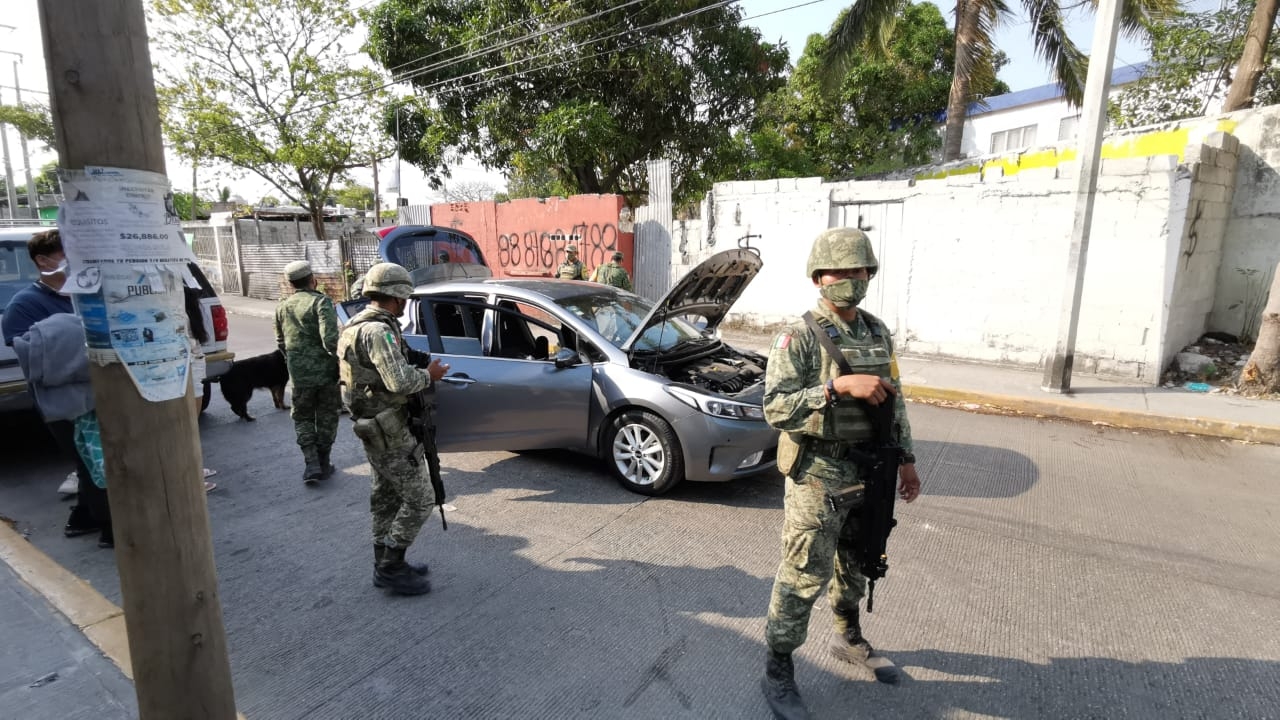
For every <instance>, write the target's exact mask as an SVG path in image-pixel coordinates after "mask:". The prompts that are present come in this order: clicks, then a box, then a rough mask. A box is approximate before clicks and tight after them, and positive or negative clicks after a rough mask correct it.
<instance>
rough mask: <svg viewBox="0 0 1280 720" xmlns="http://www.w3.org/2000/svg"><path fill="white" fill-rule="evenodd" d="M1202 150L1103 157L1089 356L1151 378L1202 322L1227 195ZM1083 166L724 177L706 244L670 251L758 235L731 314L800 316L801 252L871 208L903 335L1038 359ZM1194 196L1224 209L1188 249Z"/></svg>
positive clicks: (877, 291) (1081, 364) (945, 346)
mask: <svg viewBox="0 0 1280 720" xmlns="http://www.w3.org/2000/svg"><path fill="white" fill-rule="evenodd" d="M1233 149H1234V148H1233ZM1214 152H1216V151H1214ZM1193 155H1194V157H1195V158H1196V160H1197V164H1193V165H1191V166H1187V165H1182V164H1179V162H1178V158H1177V157H1174V156H1158V157H1153V158H1133V159H1119V160H1106V161H1104V162H1103V165H1102V175H1101V177H1100V178H1099V184H1098V196H1097V201H1096V204H1095V210H1094V212H1095V224H1094V228H1093V234H1092V242H1091V245H1090V249H1089V260H1088V265H1087V267H1086V272H1085V288H1084V300H1083V304H1082V307H1081V317H1080V326H1079V331H1078V336H1077V347H1076V369H1077V371H1079V372H1084V373H1096V374H1104V375H1113V376H1122V377H1128V378H1133V379H1138V380H1141V381H1142V382H1146V383H1150V384H1155V383H1157V382H1159V376H1160V373H1161V370H1162V369H1163V367H1164V365H1165V362H1166V360H1167V359H1168V358H1169V357H1171V356H1172V354H1173V353H1174V352H1176V351H1177V350H1180V349H1181V347H1182V345H1183V344H1184V343H1185V342H1188V341H1190V340H1193V339H1194V338H1195V337H1196V336H1198V333H1200V332H1202V331H1203V329H1204V322H1205V318H1206V316H1207V314H1208V312H1209V310H1210V308H1211V307H1212V297H1213V294H1214V283H1215V278H1214V277H1213V274H1214V270H1215V269H1216V267H1217V265H1216V262H1217V257H1218V252H1219V250H1218V249H1219V248H1220V247H1221V245H1222V238H1223V236H1224V234H1225V232H1224V231H1225V222H1224V220H1225V214H1226V210H1225V209H1226V199H1227V196H1226V194H1225V192H1226V188H1225V186H1222V185H1220V184H1219V185H1214V186H1212V187H1210V186H1205V187H1195V186H1193V178H1192V175H1193V173H1198V172H1200V167H1201V166H1200V165H1199V164H1198V162H1199V159H1200V157H1201V156H1200V150H1199V145H1197V146H1196V149H1195V151H1194V153H1193ZM1208 157H1209V160H1210V164H1209V165H1208V166H1207V167H1208V168H1209V169H1208V170H1206V171H1205V176H1206V178H1209V177H1210V176H1213V178H1215V179H1217V180H1221V179H1222V176H1221V173H1219V172H1218V171H1217V170H1216V169H1214V168H1216V166H1215V165H1213V164H1212V161H1213V158H1214V157H1216V155H1215V154H1214V153H1209V155H1208ZM1071 174H1072V167H1071V166H1062V167H1058V168H1054V167H1048V168H1041V169H1032V170H1023V171H1022V172H1020V173H1018V174H1016V175H1012V176H1010V177H1004V176H1003V174H1002V172H1001V171H999V170H995V171H993V172H988V173H987V174H986V176H985V177H983V176H982V175H979V174H969V175H957V176H951V177H949V178H946V179H941V180H923V181H915V182H912V181H897V182H845V183H833V184H824V183H821V182H819V181H818V179H816V178H810V179H804V180H783V181H769V182H742V183H722V184H718V185H716V186H715V188H714V189H713V192H712V193H711V195H710V196H709V200H708V203H707V204H706V206H705V209H706V211H707V214H706V215H705V216H704V219H703V222H702V229H703V230H704V233H703V234H702V237H701V238H700V242H701V244H700V245H699V246H698V247H696V248H691V249H690V251H689V252H687V253H685V254H683V255H682V254H679V253H673V268H672V270H673V275H674V276H676V277H678V276H679V275H680V274H682V273H683V272H684V271H686V270H687V268H688V267H689V266H691V265H693V264H695V263H697V262H698V261H700V260H701V259H702V258H704V257H706V256H707V255H709V254H711V253H712V252H715V251H717V250H719V249H723V248H724V247H732V246H733V245H734V241H735V240H736V238H737V237H739V236H741V235H744V234H747V233H757V234H760V235H762V236H763V237H762V238H760V239H758V240H754V241H753V244H754V245H756V246H757V247H759V248H761V251H762V256H763V258H764V260H765V266H764V269H763V270H762V272H761V274H760V276H759V277H758V278H757V280H756V281H755V283H753V284H752V286H751V287H750V288H749V289H748V291H747V292H746V293H745V294H744V295H743V297H742V299H741V300H739V302H738V304H737V305H736V306H735V307H734V313H733V316H732V319H733V320H737V321H740V322H743V323H745V324H750V325H756V326H770V325H775V324H778V323H784V322H795V318H796V317H797V316H798V315H799V314H801V313H802V312H804V310H806V309H808V308H809V307H811V306H812V305H813V304H814V303H815V302H816V300H817V294H816V292H815V290H814V288H813V285H812V282H811V281H810V280H809V279H808V278H807V276H806V267H805V264H806V261H807V257H808V252H809V247H810V244H811V242H812V239H813V238H814V237H815V236H816V235H817V234H818V233H819V232H820V231H821V230H823V229H825V228H827V227H829V226H834V225H856V224H858V223H859V222H861V223H862V226H863V227H864V228H865V227H868V226H870V228H871V229H870V230H868V234H869V235H870V236H871V238H872V241H873V242H874V243H875V249H876V253H877V257H878V259H879V262H880V272H879V274H878V275H877V276H876V278H875V279H874V280H873V281H872V284H871V292H870V294H869V295H868V299H867V301H866V304H865V305H864V307H866V309H867V310H868V311H869V312H871V313H873V314H875V315H877V316H879V317H881V318H882V319H883V320H885V322H886V323H887V324H888V325H889V327H890V329H891V330H892V331H893V332H894V335H895V340H896V342H897V345H898V347H899V348H901V349H902V350H903V351H904V352H909V353H913V354H924V355H942V356H948V357H956V358H963V359H967V360H978V361H986V362H995V363H1009V364H1018V365H1029V366H1039V365H1041V364H1042V362H1043V358H1044V356H1045V355H1046V353H1047V351H1048V350H1049V349H1050V348H1052V346H1053V344H1054V341H1055V339H1056V337H1057V330H1058V329H1057V318H1058V314H1059V308H1060V307H1061V294H1062V292H1063V285H1064V277H1065V268H1066V264H1067V252H1068V241H1069V237H1070V231H1071V224H1072V218H1073V213H1074V209H1075V197H1074V191H1075V187H1076V183H1075V182H1074V180H1073V179H1072V178H1071V177H1070V176H1071ZM1215 188H1216V189H1215ZM1214 202H1216V203H1218V204H1217V205H1216V206H1215V205H1213V203H1214ZM1206 203H1208V204H1207V205H1206ZM1211 206H1212V207H1211ZM1197 207H1199V208H1200V209H1201V211H1202V215H1205V213H1204V212H1203V211H1205V210H1206V209H1208V210H1212V209H1213V208H1215V207H1216V208H1218V210H1214V211H1213V213H1210V214H1217V215H1218V217H1217V219H1216V220H1214V221H1212V222H1211V221H1210V220H1209V219H1207V215H1206V216H1205V217H1202V218H1201V220H1200V221H1199V224H1198V225H1196V226H1195V228H1194V229H1195V230H1196V232H1195V233H1194V235H1195V237H1196V240H1195V242H1196V243H1199V247H1198V249H1196V250H1195V251H1194V252H1193V253H1192V254H1191V256H1189V257H1184V256H1183V255H1182V251H1183V250H1184V241H1188V240H1189V238H1191V237H1192V233H1190V229H1189V227H1188V217H1189V215H1191V214H1193V213H1194V211H1195V208H1197ZM1215 228H1216V229H1215ZM681 259H684V260H685V262H684V263H681V262H680V260H681ZM1184 261H1185V262H1184ZM1180 262H1183V263H1184V264H1185V265H1186V266H1187V267H1181V266H1180V265H1179V263H1180Z"/></svg>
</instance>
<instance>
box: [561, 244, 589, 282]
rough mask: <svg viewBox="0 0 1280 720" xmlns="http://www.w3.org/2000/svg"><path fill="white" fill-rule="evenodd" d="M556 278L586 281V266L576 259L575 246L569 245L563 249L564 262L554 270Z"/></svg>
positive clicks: (576, 248) (576, 250) (576, 249)
mask: <svg viewBox="0 0 1280 720" xmlns="http://www.w3.org/2000/svg"><path fill="white" fill-rule="evenodd" d="M556 277H558V278H560V279H561V280H586V279H587V266H586V265H583V264H582V261H581V260H579V259H578V246H577V245H573V244H570V245H566V246H565V247H564V262H562V263H560V267H558V268H556Z"/></svg>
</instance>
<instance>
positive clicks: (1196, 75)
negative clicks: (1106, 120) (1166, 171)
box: [1110, 0, 1280, 127]
mask: <svg viewBox="0 0 1280 720" xmlns="http://www.w3.org/2000/svg"><path fill="white" fill-rule="evenodd" d="M1253 8H1254V3H1253V2H1252V0H1233V2H1231V4H1229V5H1226V6H1225V7H1223V8H1222V9H1220V10H1217V11H1214V12H1203V13H1185V12H1183V13H1178V14H1176V15H1174V16H1173V17H1171V18H1170V19H1169V21H1168V22H1167V23H1164V24H1162V25H1159V26H1157V27H1155V28H1152V34H1151V61H1150V63H1149V64H1148V65H1147V69H1146V71H1145V72H1144V73H1143V76H1142V77H1141V78H1139V79H1138V80H1137V81H1136V82H1134V83H1132V84H1130V85H1128V86H1126V87H1125V88H1124V90H1122V91H1121V92H1120V93H1119V95H1118V96H1117V97H1116V98H1115V100H1113V101H1112V103H1111V108H1110V115H1111V119H1112V120H1113V121H1115V123H1116V124H1117V125H1118V126H1120V127H1132V126H1136V125H1150V124H1152V123H1159V122H1166V121H1169V120H1178V119H1181V118H1188V117H1199V116H1201V115H1204V114H1205V113H1206V112H1208V111H1209V107H1210V104H1211V103H1212V102H1213V100H1214V99H1215V98H1220V97H1221V96H1222V93H1223V91H1224V90H1225V89H1226V88H1227V86H1228V85H1229V84H1230V83H1231V82H1232V77H1231V75H1232V66H1233V65H1234V64H1235V63H1236V61H1237V60H1238V59H1239V58H1240V54H1241V52H1243V50H1244V45H1245V41H1244V39H1245V28H1246V27H1247V26H1248V25H1249V22H1250V16H1251V15H1252V14H1253ZM1270 42H1271V46H1270V48H1269V50H1268V52H1269V53H1270V54H1271V56H1272V57H1276V55H1275V53H1276V52H1277V51H1280V38H1274V37H1273V38H1271V41H1270ZM1254 97H1255V99H1256V101H1257V102H1258V103H1259V104H1261V105H1271V104H1273V103H1277V102H1280V67H1271V68H1267V69H1266V70H1265V71H1264V72H1263V73H1262V74H1261V75H1260V77H1259V78H1258V82H1257V86H1256V89H1255V93H1254Z"/></svg>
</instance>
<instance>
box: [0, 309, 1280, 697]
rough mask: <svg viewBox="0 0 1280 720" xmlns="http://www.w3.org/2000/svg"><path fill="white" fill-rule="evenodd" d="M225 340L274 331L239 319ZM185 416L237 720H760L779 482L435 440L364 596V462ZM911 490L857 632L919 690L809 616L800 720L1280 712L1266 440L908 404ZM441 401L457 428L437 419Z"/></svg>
mask: <svg viewBox="0 0 1280 720" xmlns="http://www.w3.org/2000/svg"><path fill="white" fill-rule="evenodd" d="M231 321H232V348H233V349H234V350H236V352H237V353H239V354H241V355H246V354H253V353H256V352H264V351H267V350H270V349H271V346H272V340H271V330H270V321H268V320H261V319H254V318H249V317H245V316H235V315H233V316H232V318H231ZM250 410H251V412H252V413H253V414H254V415H255V416H256V417H257V418H258V420H257V422H255V423H247V422H244V421H241V420H238V419H236V418H235V417H234V416H233V415H232V414H231V413H230V410H229V409H228V407H227V405H226V403H225V401H223V400H222V399H221V397H218V396H216V395H215V399H214V401H213V403H212V405H211V406H210V408H209V412H208V413H206V415H205V416H204V417H203V418H202V420H201V440H202V443H203V449H204V460H205V462H204V464H205V465H206V466H207V467H210V468H214V469H217V470H218V476H217V477H216V478H215V480H217V481H218V482H219V483H220V487H219V489H218V490H217V491H216V492H215V493H213V494H212V495H210V496H209V497H208V506H209V512H210V515H211V517H212V526H213V532H214V548H215V553H216V556H217V557H216V559H217V567H218V574H219V585H220V592H221V600H222V607H223V613H224V617H225V622H226V630H227V634H228V640H229V647H230V651H231V664H232V671H233V673H234V680H235V689H236V700H237V704H238V706H239V708H240V709H241V710H242V711H243V712H244V713H245V715H246V716H247V717H248V718H249V719H250V720H254V719H255V718H273V719H274V718H280V719H285V718H357V717H359V718H404V717H434V718H672V717H681V718H766V717H768V716H769V714H768V710H767V709H766V707H765V705H764V702H763V700H762V699H761V697H760V691H759V677H760V675H761V673H762V670H763V661H764V652H765V650H764V645H763V642H762V632H763V626H764V612H765V608H766V605H767V603H768V599H769V590H770V587H771V584H772V577H773V573H774V570H775V569H776V563H777V559H778V554H779V542H778V536H779V532H780V530H781V526H782V510H781V506H782V501H781V498H782V478H781V477H780V476H778V475H777V474H776V473H769V474H766V475H762V476H760V477H757V478H755V479H751V480H747V481H741V482H737V483H733V484H721V485H699V484H691V483H686V484H683V485H681V486H678V487H677V488H676V489H675V490H674V491H672V492H671V493H669V494H668V495H666V496H663V497H659V498H644V497H641V496H638V495H634V494H631V493H629V492H627V491H625V490H623V489H622V488H621V487H619V486H618V485H617V483H615V482H614V481H613V480H612V479H611V478H610V477H609V476H608V475H607V473H606V472H605V470H604V469H603V468H602V467H601V466H599V465H598V464H597V463H596V462H595V461H594V460H592V459H590V458H584V457H579V456H575V455H572V454H569V453H562V452H539V453H525V454H513V453H466V454H451V455H445V456H444V457H443V465H444V470H445V476H444V479H445V482H446V484H447V486H448V488H449V493H450V496H451V497H450V502H451V503H452V504H453V505H455V506H456V507H457V510H456V511H454V512H451V513H450V514H449V530H448V531H447V532H442V531H441V528H440V522H439V518H438V517H436V516H433V517H432V518H431V519H430V520H429V521H428V523H427V525H426V527H425V528H424V530H423V534H422V536H421V538H420V540H419V543H418V544H417V545H415V546H414V548H413V549H412V550H411V552H410V556H411V558H412V559H415V560H418V561H427V562H429V563H430V564H431V568H432V570H431V575H430V577H431V580H432V583H433V586H434V589H433V592H432V593H431V594H429V595H427V596H424V597H418V598H401V597H393V596H388V595H385V594H384V593H383V592H382V591H379V590H377V589H375V588H373V587H372V585H371V583H370V575H371V572H372V551H371V549H370V547H369V537H368V535H369V520H368V513H367V505H368V477H369V469H368V465H367V464H366V463H365V462H364V458H363V457H362V455H361V452H360V448H359V446H358V444H357V442H356V440H355V438H354V436H353V435H352V434H351V432H350V429H349V428H350V423H349V421H348V420H347V419H346V418H345V417H344V419H343V421H342V425H341V428H340V430H339V444H338V445H337V446H336V447H335V449H334V461H335V463H336V464H337V465H338V467H339V473H338V474H337V475H335V476H334V477H333V478H331V479H330V480H328V481H326V483H324V484H323V485H322V486H320V487H317V488H310V487H306V486H304V485H303V484H302V483H301V481H300V479H299V474H300V471H301V458H300V456H299V455H298V453H297V450H296V445H295V444H294V441H293V437H292V426H291V423H290V420H289V417H288V414H287V412H284V411H278V410H275V409H273V408H272V407H271V402H270V397H269V395H268V393H266V392H265V391H259V392H258V393H257V394H255V396H254V398H253V400H252V402H251V403H250ZM910 413H911V417H912V421H913V426H914V432H915V437H916V442H917V452H916V454H917V456H918V458H919V468H920V471H921V475H922V477H923V479H924V495H923V496H922V497H921V498H920V500H919V501H917V502H916V503H914V504H912V505H908V506H899V511H898V518H899V526H898V528H897V530H895V532H894V534H893V536H892V538H891V541H890V558H889V561H890V571H889V575H888V577H887V578H886V579H885V580H883V581H882V582H881V583H880V584H879V585H878V587H877V590H876V610H875V612H874V614H872V615H871V616H870V617H869V618H868V619H867V620H866V621H865V623H864V625H865V627H866V629H867V634H868V637H869V638H870V639H871V641H872V642H873V643H874V644H876V645H877V647H879V648H880V649H881V650H882V651H883V652H885V653H886V654H888V655H889V656H890V657H892V658H893V659H894V660H895V661H896V662H897V663H898V664H899V665H900V666H903V667H904V669H905V670H906V672H907V674H908V675H909V678H910V679H909V680H908V681H906V682H905V683H904V684H902V685H899V686H897V687H890V686H883V685H878V684H877V683H875V682H874V680H873V679H872V678H871V674H870V672H869V671H866V670H864V669H861V668H854V667H851V666H847V665H843V664H841V663H839V662H837V661H835V660H834V659H832V658H830V657H829V656H828V655H827V654H826V652H825V645H826V644H827V642H828V641H829V640H830V638H831V635H832V633H831V628H830V621H831V614H830V610H829V608H828V607H827V605H826V603H825V601H820V602H819V605H818V607H817V608H816V609H815V613H814V618H813V622H812V624H811V629H810V638H809V642H808V644H806V645H805V646H804V647H803V648H802V649H801V651H800V652H799V653H798V655H797V677H798V681H799V683H800V687H801V690H802V692H803V693H804V696H805V698H806V700H807V701H808V703H809V705H810V707H811V709H812V710H813V711H814V713H815V716H816V717H819V718H850V717H910V718H970V717H1017V718H1175V717H1176V718H1183V717H1185V718H1199V717H1214V718H1267V717H1277V716H1280V710H1277V708H1280V633H1277V632H1276V630H1275V629H1276V628H1278V627H1280V580H1278V579H1277V578H1280V556H1277V554H1276V552H1275V549H1276V548H1277V547H1280V522H1277V518H1280V493H1277V492H1276V487H1277V486H1276V483H1277V482H1278V481H1280V473H1277V471H1276V468H1277V467H1280V448H1277V447H1271V446H1258V445H1243V444H1239V443H1232V442H1224V441H1218V440H1206V439H1203V438H1195V437H1185V436H1175V435H1163V434H1152V433H1133V432H1129V431H1121V430H1116V429H1112V428H1107V427H1095V426H1090V425H1085V424H1076V423H1065V422H1057V421H1049V420H1042V419H1029V418H1018V417H1001V416H992V415H976V414H969V413H964V412H959V411H955V410H945V409H939V408H934V407H928V406H922V405H915V404H913V405H911V406H910ZM446 421H447V420H446ZM42 433H43V431H42V429H40V428H38V427H27V426H22V425H21V424H20V423H16V422H13V421H10V423H9V424H8V425H7V427H6V428H4V431H3V435H0V437H2V438H3V447H2V451H3V457H4V472H3V473H2V474H0V514H3V515H5V516H8V517H10V518H12V519H14V520H15V521H16V523H17V527H18V528H19V529H20V530H22V531H24V532H27V533H29V537H30V539H31V541H32V542H34V543H35V544H36V545H37V546H38V547H40V548H41V549H42V550H43V551H44V552H46V553H48V554H49V555H51V556H52V557H53V558H54V559H55V560H56V561H58V562H59V563H61V564H62V565H64V566H65V567H67V568H68V569H70V570H71V571H72V572H74V573H76V574H78V575H79V576H81V577H83V578H85V579H86V580H88V581H89V582H90V583H91V584H92V585H93V586H94V587H96V588H97V589H98V590H99V591H100V592H102V593H103V594H104V595H106V596H107V597H108V598H110V599H112V600H113V601H115V602H117V603H118V602H119V587H118V580H117V576H116V568H115V565H114V562H113V559H112V558H113V555H112V553H111V552H110V551H106V550H99V549H98V548H97V547H96V543H95V542H94V541H93V537H92V536H89V537H84V538H76V539H66V538H64V537H62V535H61V526H62V523H63V522H64V521H65V519H66V512H67V506H68V505H67V503H66V502H60V501H59V500H58V499H57V495H56V493H55V488H56V487H57V485H58V483H59V482H60V481H61V479H62V477H63V476H64V475H65V474H66V469H64V468H63V467H62V465H61V464H60V463H58V462H57V461H56V460H53V459H51V455H50V447H49V443H47V442H45V441H44V439H43V435H42Z"/></svg>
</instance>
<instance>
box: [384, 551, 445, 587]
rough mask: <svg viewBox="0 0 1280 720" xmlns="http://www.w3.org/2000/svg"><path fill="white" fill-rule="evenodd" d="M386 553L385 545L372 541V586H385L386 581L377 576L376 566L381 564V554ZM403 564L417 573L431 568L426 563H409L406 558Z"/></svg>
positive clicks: (423, 572) (422, 572)
mask: <svg viewBox="0 0 1280 720" xmlns="http://www.w3.org/2000/svg"><path fill="white" fill-rule="evenodd" d="M386 553H387V546H386V545H382V544H380V543H374V545H373V586H374V587H386V586H387V583H386V582H385V581H383V580H381V579H380V578H379V577H378V566H379V565H381V564H382V558H383V556H385V555H386ZM404 564H405V565H408V566H409V569H410V570H412V571H414V572H415V573H417V574H419V575H426V574H427V573H429V572H431V568H429V567H427V565H426V563H423V564H422V565H418V564H416V563H411V562H409V561H408V560H405V561H404Z"/></svg>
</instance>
